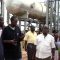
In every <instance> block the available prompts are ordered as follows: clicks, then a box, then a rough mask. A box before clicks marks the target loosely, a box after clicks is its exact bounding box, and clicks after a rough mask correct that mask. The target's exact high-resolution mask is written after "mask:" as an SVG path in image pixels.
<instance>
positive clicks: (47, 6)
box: [46, 0, 49, 25]
mask: <svg viewBox="0 0 60 60" xmlns="http://www.w3.org/2000/svg"><path fill="white" fill-rule="evenodd" d="M48 16H49V0H47V4H46V25H48V20H49V19H48Z"/></svg>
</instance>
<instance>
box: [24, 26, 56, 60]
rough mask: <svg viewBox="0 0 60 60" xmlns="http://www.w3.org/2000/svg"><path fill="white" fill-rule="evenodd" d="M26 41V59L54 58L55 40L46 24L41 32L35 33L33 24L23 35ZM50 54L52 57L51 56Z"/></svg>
mask: <svg viewBox="0 0 60 60" xmlns="http://www.w3.org/2000/svg"><path fill="white" fill-rule="evenodd" d="M24 40H25V41H27V55H28V60H51V59H52V60H54V55H55V40H54V37H53V36H52V35H51V34H49V28H48V26H44V27H43V29H42V33H41V34H38V35H37V34H36V32H35V28H34V26H31V30H30V31H28V32H27V33H26V35H25V37H24ZM51 56H52V58H51Z"/></svg>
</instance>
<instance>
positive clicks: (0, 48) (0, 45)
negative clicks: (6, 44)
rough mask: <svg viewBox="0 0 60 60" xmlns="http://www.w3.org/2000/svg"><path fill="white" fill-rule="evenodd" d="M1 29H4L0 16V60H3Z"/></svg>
mask: <svg viewBox="0 0 60 60" xmlns="http://www.w3.org/2000/svg"><path fill="white" fill-rule="evenodd" d="M3 28H4V22H3V17H1V16H0V60H4V53H3V44H2V39H1V34H2V31H3Z"/></svg>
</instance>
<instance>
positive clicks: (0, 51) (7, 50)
mask: <svg viewBox="0 0 60 60" xmlns="http://www.w3.org/2000/svg"><path fill="white" fill-rule="evenodd" d="M10 20H11V24H9V25H8V26H7V27H4V25H3V18H2V17H0V60H4V59H5V60H22V56H21V46H20V41H22V40H23V38H24V41H26V42H27V55H28V60H35V59H36V60H51V55H52V60H54V54H55V42H54V41H55V40H54V37H53V36H52V35H50V34H49V28H48V26H44V27H43V29H42V33H41V34H39V35H38V36H37V34H36V32H35V27H34V26H31V27H30V31H28V32H27V33H26V35H25V37H24V35H23V34H22V33H21V30H20V28H19V27H18V26H17V21H18V18H17V17H16V16H12V17H11V19H10Z"/></svg>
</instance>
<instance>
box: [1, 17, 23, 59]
mask: <svg viewBox="0 0 60 60" xmlns="http://www.w3.org/2000/svg"><path fill="white" fill-rule="evenodd" d="M10 20H11V24H9V25H8V26H7V27H3V26H4V25H3V17H0V37H1V39H0V60H4V59H5V60H21V57H22V56H21V46H20V41H21V40H22V39H23V34H22V33H21V30H20V28H19V27H18V26H17V21H18V18H17V16H12V17H11V19H10Z"/></svg>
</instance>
